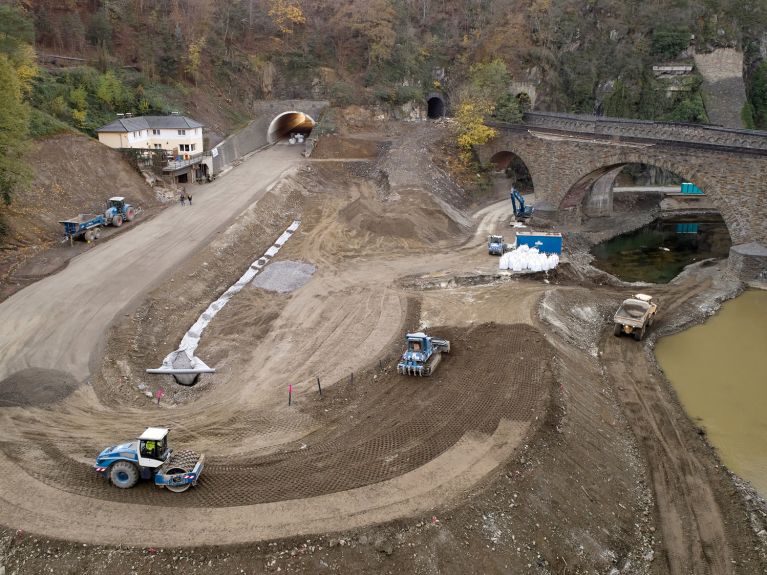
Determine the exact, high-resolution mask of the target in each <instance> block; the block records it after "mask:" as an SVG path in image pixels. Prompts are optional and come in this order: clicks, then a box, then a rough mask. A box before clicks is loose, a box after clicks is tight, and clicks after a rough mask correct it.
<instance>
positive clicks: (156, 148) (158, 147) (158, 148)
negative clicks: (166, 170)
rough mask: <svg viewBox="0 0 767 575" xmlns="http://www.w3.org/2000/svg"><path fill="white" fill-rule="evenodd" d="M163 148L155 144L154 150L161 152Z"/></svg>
mask: <svg viewBox="0 0 767 575" xmlns="http://www.w3.org/2000/svg"><path fill="white" fill-rule="evenodd" d="M161 148H162V145H160V144H155V145H154V149H155V150H160V149H161Z"/></svg>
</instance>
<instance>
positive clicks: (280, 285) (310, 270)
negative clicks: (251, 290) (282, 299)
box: [252, 261, 317, 293]
mask: <svg viewBox="0 0 767 575" xmlns="http://www.w3.org/2000/svg"><path fill="white" fill-rule="evenodd" d="M315 271H317V268H316V267H314V266H313V265H312V264H309V263H306V262H294V261H284V262H274V263H273V264H271V265H269V266H267V267H266V268H264V270H263V271H262V272H261V273H260V274H258V275H257V276H256V277H255V278H254V279H253V282H252V285H253V286H254V287H257V288H261V289H265V290H268V291H275V292H278V293H290V292H292V291H295V290H297V289H298V288H300V287H301V286H303V285H305V284H306V282H308V281H309V280H310V279H311V278H312V275H314V272H315Z"/></svg>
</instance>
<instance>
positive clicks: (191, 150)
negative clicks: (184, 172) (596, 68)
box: [189, 144, 197, 152]
mask: <svg viewBox="0 0 767 575" xmlns="http://www.w3.org/2000/svg"><path fill="white" fill-rule="evenodd" d="M196 145H197V144H192V147H191V148H190V150H189V151H190V152H194V147H195V146H196Z"/></svg>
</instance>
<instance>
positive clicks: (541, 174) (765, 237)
mask: <svg viewBox="0 0 767 575" xmlns="http://www.w3.org/2000/svg"><path fill="white" fill-rule="evenodd" d="M490 125H491V126H492V127H493V128H495V129H496V130H497V132H498V135H497V136H496V137H495V138H494V139H493V140H491V141H490V142H489V143H487V144H485V145H484V146H481V147H480V148H479V149H478V153H479V158H480V161H481V162H482V163H483V165H493V166H494V167H495V168H496V169H497V170H502V169H505V167H506V166H508V165H509V163H510V162H511V161H512V160H513V159H514V157H515V156H516V157H517V158H519V160H521V161H522V162H523V163H524V164H525V166H526V167H527V169H528V171H529V173H530V176H531V178H532V181H533V187H534V191H535V197H536V200H535V203H536V205H535V216H536V219H537V220H538V221H539V222H542V223H550V224H551V223H553V224H557V223H560V224H562V223H576V224H577V223H580V222H581V221H582V217H583V216H584V215H587V216H604V217H609V216H610V215H611V214H612V183H613V181H614V179H615V177H616V176H617V175H618V173H619V172H620V171H621V169H622V168H623V166H626V165H627V164H646V165H652V166H657V167H660V168H663V169H666V170H668V171H670V172H673V173H675V174H677V175H679V176H681V177H682V178H684V179H685V181H689V182H693V183H695V184H696V185H697V186H698V187H700V188H701V189H702V190H703V191H704V192H705V193H706V195H707V197H708V198H709V199H710V201H711V202H712V204H713V205H714V206H715V207H716V209H717V210H718V211H719V212H720V213H721V215H722V218H723V219H724V221H725V223H726V224H727V228H728V230H729V232H730V236H731V238H732V243H733V247H732V248H731V251H730V255H731V257H730V267H731V269H732V270H733V271H734V272H735V273H737V274H738V275H739V276H740V277H742V279H744V280H749V279H754V278H755V277H760V276H761V277H762V278H764V277H767V247H765V246H767V132H757V131H753V130H733V129H727V128H719V127H712V126H700V125H689V124H672V123H661V122H650V121H642V120H624V119H618V118H601V117H594V116H576V115H565V114H554V113H543V112H528V113H526V114H525V115H524V118H523V122H522V123H520V124H501V123H493V124H490Z"/></svg>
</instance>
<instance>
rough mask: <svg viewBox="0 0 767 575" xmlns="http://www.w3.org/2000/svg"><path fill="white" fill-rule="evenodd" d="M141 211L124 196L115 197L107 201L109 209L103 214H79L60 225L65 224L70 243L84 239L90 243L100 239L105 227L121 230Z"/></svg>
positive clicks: (65, 232)
mask: <svg viewBox="0 0 767 575" xmlns="http://www.w3.org/2000/svg"><path fill="white" fill-rule="evenodd" d="M139 211H140V210H139V209H138V208H135V207H133V206H132V205H130V204H129V203H127V202H126V201H125V198H123V197H122V196H115V197H113V198H109V199H108V200H107V209H106V210H105V211H104V213H103V214H79V215H78V216H77V217H76V218H71V219H68V220H61V221H59V223H60V224H63V226H64V234H65V235H66V237H67V238H68V239H69V240H70V241H72V240H74V239H77V238H82V239H84V240H85V241H86V242H90V241H93V240H97V239H99V237H100V236H101V228H103V227H104V226H114V227H116V228H119V227H120V226H121V225H123V222H130V221H133V219H134V218H135V217H136V215H137V214H138V213H139Z"/></svg>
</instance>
